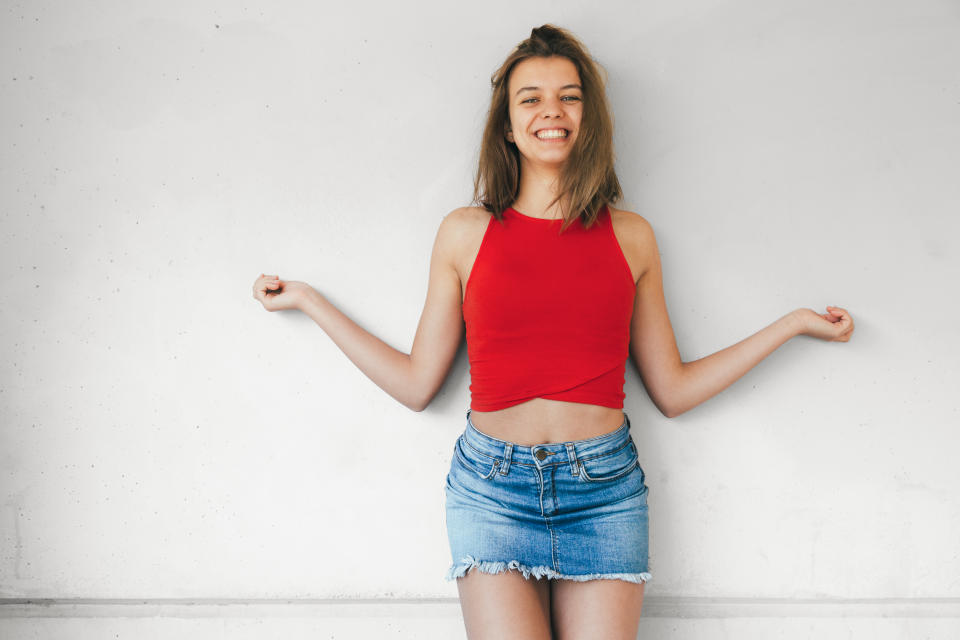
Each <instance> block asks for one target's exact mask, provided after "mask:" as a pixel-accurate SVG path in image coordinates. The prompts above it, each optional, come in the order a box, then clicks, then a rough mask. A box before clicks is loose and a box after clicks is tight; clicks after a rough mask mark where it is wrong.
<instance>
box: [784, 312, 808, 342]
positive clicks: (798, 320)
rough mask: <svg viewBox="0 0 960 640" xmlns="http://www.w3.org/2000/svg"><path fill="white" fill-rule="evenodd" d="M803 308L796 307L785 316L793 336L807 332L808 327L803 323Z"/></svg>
mask: <svg viewBox="0 0 960 640" xmlns="http://www.w3.org/2000/svg"><path fill="white" fill-rule="evenodd" d="M802 314H803V309H794V310H793V311H791V312H790V313H788V314H787V315H786V316H785V317H786V319H787V326H789V327H790V334H791V337H795V336H802V335H803V334H804V333H806V327H805V326H804V324H803V316H802Z"/></svg>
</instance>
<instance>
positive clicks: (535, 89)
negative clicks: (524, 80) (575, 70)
mask: <svg viewBox="0 0 960 640" xmlns="http://www.w3.org/2000/svg"><path fill="white" fill-rule="evenodd" d="M564 89H580V90H581V91H583V87H581V86H580V85H578V84H565V85H563V86H562V87H560V90H561V91H563V90H564ZM539 90H540V87H523V88H522V89H517V92H516V93H515V94H513V95H514V96H518V95H520V92H522V91H539Z"/></svg>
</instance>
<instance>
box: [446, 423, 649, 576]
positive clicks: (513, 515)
mask: <svg viewBox="0 0 960 640" xmlns="http://www.w3.org/2000/svg"><path fill="white" fill-rule="evenodd" d="M446 519H447V537H448V538H449V541H450V553H451V557H452V560H453V564H452V565H451V566H450V569H449V570H448V571H447V575H446V580H447V581H452V580H455V579H456V578H459V577H462V576H464V575H465V574H466V573H467V572H468V571H469V570H471V569H474V568H476V569H477V570H479V571H481V572H483V573H501V572H503V571H507V570H510V569H515V570H516V571H518V572H520V573H522V574H523V577H524V578H526V579H529V578H530V576H533V577H534V578H536V579H537V580H539V579H540V578H547V579H563V580H576V581H585V580H597V579H611V580H625V581H627V582H635V583H641V582H646V581H647V580H649V579H650V577H651V576H650V573H648V571H647V569H648V537H647V536H648V520H647V486H646V484H645V483H644V473H643V469H642V468H641V467H640V461H639V459H638V457H637V447H636V445H635V444H634V442H633V438H631V437H630V419H629V418H628V417H627V414H626V413H624V414H623V424H622V425H620V427H619V428H618V429H617V430H616V431H613V432H611V433H606V434H604V435H601V436H597V437H595V438H589V439H587V440H575V441H572V442H560V443H549V444H539V445H534V446H530V447H525V446H521V445H518V444H515V443H512V442H507V441H504V440H498V439H497V438H493V437H491V436H488V435H486V434H484V433H481V432H480V431H479V430H478V429H477V428H476V427H475V426H474V425H473V422H471V420H470V411H469V410H468V411H467V425H466V429H465V430H464V432H463V433H462V434H461V435H460V437H459V438H458V439H457V442H456V444H455V446H454V448H453V459H452V461H451V463H450V472H449V473H448V474H447V482H446Z"/></svg>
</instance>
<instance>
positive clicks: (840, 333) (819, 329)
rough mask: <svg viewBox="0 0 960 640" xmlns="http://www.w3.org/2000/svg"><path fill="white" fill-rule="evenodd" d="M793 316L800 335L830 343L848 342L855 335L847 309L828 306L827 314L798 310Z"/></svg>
mask: <svg viewBox="0 0 960 640" xmlns="http://www.w3.org/2000/svg"><path fill="white" fill-rule="evenodd" d="M793 315H794V317H795V318H796V319H797V322H798V323H799V325H800V335H804V336H811V337H813V338H820V339H821V340H828V341H830V342H847V341H849V340H850V335H851V334H852V333H853V318H851V317H850V314H849V313H848V312H847V310H846V309H841V308H840V307H830V306H828V307H827V313H817V312H816V311H814V310H813V309H797V310H796V311H794V312H793Z"/></svg>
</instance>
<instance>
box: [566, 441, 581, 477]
mask: <svg viewBox="0 0 960 640" xmlns="http://www.w3.org/2000/svg"><path fill="white" fill-rule="evenodd" d="M566 447H567V457H568V458H569V459H570V475H574V476H576V475H580V461H579V460H577V452H576V451H575V450H574V448H573V443H572V442H567V443H566Z"/></svg>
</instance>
